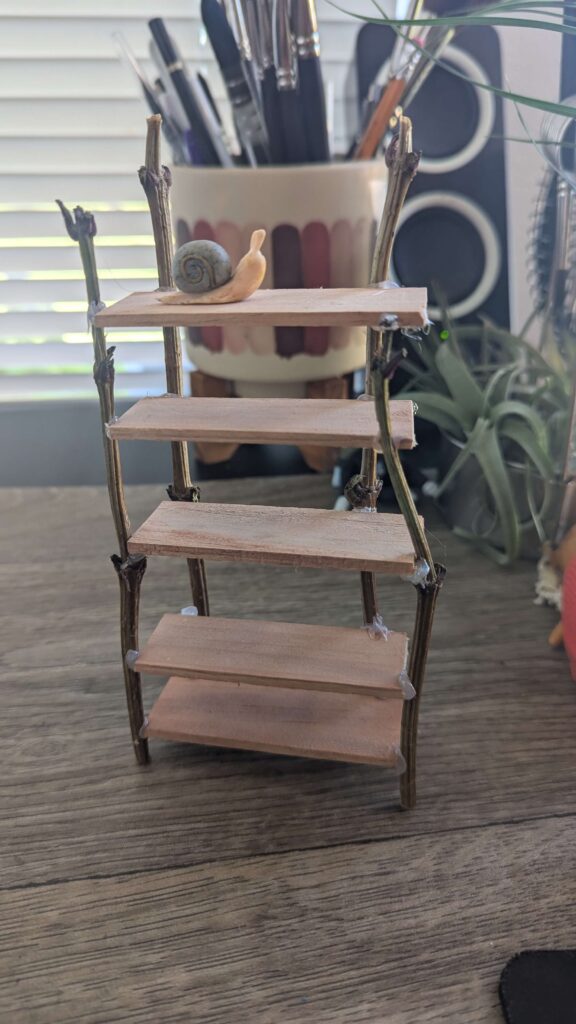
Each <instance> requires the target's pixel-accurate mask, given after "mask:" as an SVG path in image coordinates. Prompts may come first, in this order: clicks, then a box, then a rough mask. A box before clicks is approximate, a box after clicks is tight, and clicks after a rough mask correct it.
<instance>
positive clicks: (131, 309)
mask: <svg viewBox="0 0 576 1024" xmlns="http://www.w3.org/2000/svg"><path fill="white" fill-rule="evenodd" d="M426 301H427V295H426V289H425V288H390V289H380V288H317V289H316V288H282V289H275V290H273V289H270V290H265V289H261V290H260V291H258V292H255V293H254V295H252V296H251V297H250V298H249V299H246V300H245V301H244V302H233V303H226V304H223V305H221V306H184V305H183V306H168V305H165V304H164V303H162V302H159V301H158V292H133V293H132V294H131V295H127V296H126V298H125V299H120V301H119V302H115V303H114V304H113V305H112V306H109V307H108V308H107V309H104V310H102V312H101V313H98V314H97V316H96V317H95V323H96V325H97V326H98V327H202V326H207V325H220V326H222V327H225V326H226V324H227V323H233V324H235V325H237V326H239V327H247V326H251V327H265V326H273V327H314V326H328V327H330V326H332V325H336V324H338V325H341V326H347V325H348V326H351V327H367V326H371V327H376V326H377V325H378V323H379V322H380V319H381V318H382V317H383V316H384V315H386V314H393V315H395V316H397V317H398V322H399V324H400V326H401V327H424V326H425V325H426V324H427V322H428V315H427V311H426Z"/></svg>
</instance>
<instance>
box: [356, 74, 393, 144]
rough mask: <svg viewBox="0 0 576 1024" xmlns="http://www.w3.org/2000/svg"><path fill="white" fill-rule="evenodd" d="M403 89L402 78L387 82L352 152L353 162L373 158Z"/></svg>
mask: <svg viewBox="0 0 576 1024" xmlns="http://www.w3.org/2000/svg"><path fill="white" fill-rule="evenodd" d="M403 89H404V79H403V78H391V79H390V80H389V82H388V84H387V86H386V88H385V90H384V92H383V94H382V98H381V99H380V100H379V102H378V103H377V104H376V108H375V109H374V111H373V113H372V116H371V118H370V120H369V122H368V126H367V128H366V130H365V132H364V133H363V135H362V138H361V139H360V142H359V143H358V145H357V147H356V149H355V151H354V160H370V159H371V158H372V157H373V156H374V154H375V153H376V151H377V150H378V147H379V145H380V143H381V142H382V139H383V138H384V136H385V134H386V130H387V128H388V125H389V123H390V118H391V117H392V114H393V113H394V111H395V109H396V107H397V106H398V101H399V99H400V97H401V95H402V91H403Z"/></svg>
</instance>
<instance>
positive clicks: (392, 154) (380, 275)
mask: <svg viewBox="0 0 576 1024" xmlns="http://www.w3.org/2000/svg"><path fill="white" fill-rule="evenodd" d="M418 160H419V156H418V154H417V153H414V152H412V125H411V122H410V120H409V119H408V118H407V117H401V118H400V122H399V134H398V136H397V137H396V138H395V139H394V140H393V142H392V143H391V144H390V146H389V147H388V150H387V152H386V164H387V167H388V185H387V190H386V200H385V203H384V209H383V211H382V217H381V219H380V224H379V226H378V235H377V238H376V244H375V247H374V254H373V257H372V267H371V271H370V284H378V283H380V282H384V281H387V280H388V278H389V276H390V262H391V256H392V245H393V242H394V236H395V234H396V229H397V226H398V219H399V217H400V213H401V212H402V207H403V205H404V200H405V198H406V193H407V191H408V189H409V187H410V184H411V182H412V180H413V178H414V176H415V174H416V171H417V168H418ZM379 345H380V336H379V332H378V331H375V330H373V328H371V327H369V328H368V330H367V332H366V385H365V392H366V394H367V395H370V396H373V394H374V387H373V381H372V363H373V361H374V358H375V356H376V354H377V352H378V349H379ZM376 466H377V453H376V452H375V451H374V450H373V449H371V448H364V449H363V450H362V465H361V468H360V474H359V476H358V477H355V478H353V480H351V481H350V484H349V486H348V488H347V491H346V496H347V498H348V500H349V501H350V503H351V504H352V505H355V506H356V507H359V508H369V509H374V510H376V504H377V501H378V495H379V493H380V490H381V488H382V482H381V481H379V480H378V479H377V476H376ZM360 580H361V587H362V606H363V612H364V621H365V622H367V623H369V622H372V620H373V619H374V617H375V615H376V614H377V612H378V599H377V595H376V576H375V574H374V573H370V572H363V573H361V574H360Z"/></svg>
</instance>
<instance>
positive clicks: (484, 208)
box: [357, 25, 509, 326]
mask: <svg viewBox="0 0 576 1024" xmlns="http://www.w3.org/2000/svg"><path fill="white" fill-rule="evenodd" d="M369 27H370V28H371V29H372V30H376V31H377V32H378V33H379V35H380V51H379V52H380V56H379V60H377V57H376V54H377V50H378V46H377V43H376V41H375V34H374V33H372V35H373V38H372V41H371V42H370V43H369V40H368V32H367V31H366V29H367V27H366V26H365V27H364V28H363V29H361V32H360V36H362V35H363V34H364V38H363V39H362V40H361V39H360V38H359V39H358V51H357V52H358V55H359V65H358V67H359V74H358V91H359V97H360V98H361V99H362V98H363V96H365V95H366V91H367V88H368V87H369V83H368V77H369V76H370V75H371V76H372V77H371V80H374V77H377V76H379V75H381V74H382V70H383V69H382V65H384V70H385V63H386V60H387V58H388V56H389V54H390V51H391V48H392V45H393V41H394V32H393V30H392V29H390V27H388V26H386V25H373V26H369ZM441 60H442V63H443V64H446V65H447V66H448V67H450V69H451V70H447V69H446V68H444V67H440V66H435V67H434V68H433V70H432V71H431V73H430V75H429V77H428V78H427V79H426V82H425V84H424V86H423V87H422V89H421V91H420V92H419V93H418V94H417V95H416V96H415V98H414V100H413V102H412V103H411V104H410V105H409V107H408V108H407V110H406V113H407V114H409V116H410V117H411V119H412V123H413V132H414V147H415V149H417V150H420V151H421V154H422V156H421V160H420V168H419V173H418V174H417V176H416V179H415V181H414V183H413V184H412V186H411V188H410V192H409V194H408V199H407V201H406V203H405V206H404V209H403V212H402V215H401V219H400V223H399V227H398V232H397V236H396V241H395V244H394V255H393V272H394V276H395V278H396V279H397V280H398V281H399V282H400V283H401V284H403V285H407V286H410V285H426V286H427V287H428V289H429V298H430V305H429V308H430V314H431V316H432V318H433V319H438V318H439V317H440V315H441V310H440V307H439V303H440V299H442V300H443V301H445V302H446V303H447V305H448V307H449V309H450V312H451V315H452V317H453V318H454V319H457V320H462V321H474V320H477V318H478V315H479V314H481V313H483V314H486V315H488V316H489V317H491V318H492V319H493V320H495V321H496V322H497V323H499V324H501V325H502V326H508V324H509V294H508V242H507V223H506V174H505V154H504V138H503V136H504V129H503V116H502V100H501V99H500V98H499V97H496V96H494V94H493V93H491V92H490V91H489V90H487V89H484V88H482V87H481V86H482V85H489V84H490V85H495V86H497V87H499V88H501V87H502V77H503V76H502V61H501V52H500V43H499V39H498V35H497V33H496V31H495V30H494V29H492V28H490V27H481V28H478V27H473V28H468V29H461V30H459V31H458V33H457V35H456V36H455V37H454V39H453V40H452V42H451V43H450V45H449V46H448V47H447V48H446V49H445V50H444V52H443V54H442V58H441ZM360 61H362V62H363V65H364V66H362V63H360ZM377 62H378V63H379V64H380V68H375V64H376V63H377ZM452 72H454V73H452ZM475 82H477V83H480V87H478V86H476V85H475V84H473V83H475Z"/></svg>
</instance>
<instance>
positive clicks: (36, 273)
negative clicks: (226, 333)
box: [0, 0, 373, 401]
mask: <svg viewBox="0 0 576 1024" xmlns="http://www.w3.org/2000/svg"><path fill="white" fill-rule="evenodd" d="M350 7H351V9H353V10H355V11H359V9H360V7H359V4H358V0H351V4H350ZM368 7H369V8H370V10H373V8H372V7H371V5H370V4H368ZM363 9H366V5H365V4H364V8H363ZM198 11H199V0H171V2H169V3H166V2H164V3H160V2H159V0H99V2H95V0H52V2H50V3H48V2H47V0H3V3H2V5H1V6H0V400H1V401H11V400H12V401H20V400H28V399H47V398H63V397H69V398H72V397H73V398H78V397H84V396H89V397H93V395H94V386H93V383H92V379H91V366H92V350H91V340H90V337H89V335H88V333H87V328H86V315H85V307H86V302H85V293H84V284H83V280H82V274H81V269H80V262H79V256H78V251H77V246H76V244H75V243H73V242H72V241H70V240H69V239H68V238H67V236H66V234H65V232H64V230H63V223H62V219H61V216H60V214H59V212H58V211H57V209H56V207H55V204H54V200H55V199H56V198H58V199H62V200H63V201H64V202H65V203H66V204H67V205H68V206H74V205H76V204H80V205H82V206H84V207H86V208H88V209H90V210H92V211H93V212H94V213H95V215H96V218H97V224H98V236H97V239H96V241H97V257H98V264H99V270H100V276H101V284H102V292H103V298H104V300H105V301H106V302H109V301H113V300H116V299H118V298H121V297H122V296H123V295H125V294H127V293H128V292H130V291H133V290H135V289H143V288H151V287H154V286H155V281H156V276H155V270H154V254H153V249H152V239H151V234H150V223H149V218H148V213H147V208H146V205H145V202H144V196H143V193H142V191H141V188H140V185H139V182H138V180H137V175H136V172H137V169H138V167H139V166H140V164H141V163H142V160H143V153H144V133H145V117H146V114H147V110H146V107H145V104H144V101H143V99H142V98H141V96H140V93H139V88H138V85H137V83H136V81H135V80H134V79H133V77H132V75H131V73H130V71H129V70H128V69H127V68H126V67H125V66H124V65H123V64H122V63H121V61H120V59H119V58H118V56H117V51H116V47H115V44H114V41H113V39H112V33H113V32H122V33H123V34H124V35H125V37H126V38H127V40H128V42H129V43H130V45H131V47H132V49H133V50H134V52H135V53H136V56H137V57H138V58H139V59H140V60H142V61H143V63H144V66H145V67H146V68H147V69H148V70H149V71H150V72H151V70H152V69H151V66H150V64H149V61H148V40H149V33H148V29H147V25H146V21H147V19H148V18H151V17H154V16H156V15H158V14H161V15H162V17H163V18H165V20H166V22H167V24H168V27H169V29H170V31H171V32H172V33H173V34H174V36H175V37H176V38H177V40H178V43H179V45H180V48H181V50H182V51H183V53H184V56H185V57H186V58H187V59H188V60H190V61H193V62H194V64H195V66H196V67H198V68H201V69H202V70H203V71H204V73H205V74H206V76H207V78H208V80H209V82H210V84H211V87H212V89H213V91H214V94H215V96H216V99H217V100H219V101H221V102H222V103H223V102H224V88H223V85H222V82H221V80H220V77H219V75H218V72H217V70H216V67H215V64H214V62H213V60H212V58H211V51H210V47H209V44H208V43H206V42H205V40H204V38H203V32H202V29H201V23H200V19H199V17H198ZM319 20H320V31H321V41H322V53H323V68H324V75H325V79H326V82H327V88H328V94H329V95H330V94H332V93H333V96H334V140H335V149H336V151H341V150H343V149H344V148H346V146H347V142H348V136H347V131H346V119H347V115H349V113H350V109H351V107H352V106H353V103H354V98H353V95H352V91H351V86H352V87H353V75H352V73H351V61H352V57H353V52H354V43H355V38H356V33H357V30H358V25H359V22H358V21H356V20H355V19H354V18H352V17H350V16H348V15H345V14H343V13H341V12H339V11H338V10H336V8H334V7H332V6H330V5H329V4H327V3H325V2H323V0H320V3H319ZM347 107H348V111H347ZM168 156H169V154H168V152H166V153H165V157H166V160H168ZM159 339H160V335H159V332H157V331H152V330H149V331H148V330H143V329H137V330H134V331H125V332H114V337H113V338H112V337H111V342H112V341H113V342H114V343H115V344H116V369H117V394H118V396H119V397H128V396H129V397H133V396H137V395H140V394H144V393H155V392H160V391H162V390H163V389H164V379H163V362H162V348H161V343H160V340H159Z"/></svg>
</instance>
